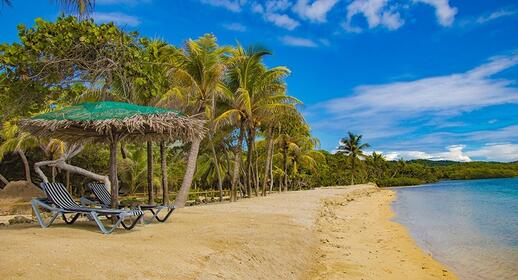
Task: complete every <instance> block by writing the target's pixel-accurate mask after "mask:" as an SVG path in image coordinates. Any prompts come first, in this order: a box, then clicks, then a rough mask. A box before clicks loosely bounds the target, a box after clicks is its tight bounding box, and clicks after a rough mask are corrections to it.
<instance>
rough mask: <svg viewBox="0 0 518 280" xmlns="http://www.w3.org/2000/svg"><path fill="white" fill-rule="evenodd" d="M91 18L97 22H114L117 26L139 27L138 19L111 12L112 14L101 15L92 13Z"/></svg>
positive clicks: (100, 13)
mask: <svg viewBox="0 0 518 280" xmlns="http://www.w3.org/2000/svg"><path fill="white" fill-rule="evenodd" d="M92 18H93V19H94V20H95V21H97V22H112V21H113V22H115V23H116V24H118V25H128V26H133V27H135V26H138V25H140V23H141V22H140V19H139V18H138V17H135V16H130V15H127V14H124V13H119V12H113V13H102V12H94V13H93V14H92Z"/></svg>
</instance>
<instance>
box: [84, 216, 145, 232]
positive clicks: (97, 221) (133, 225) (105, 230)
mask: <svg viewBox="0 0 518 280" xmlns="http://www.w3.org/2000/svg"><path fill="white" fill-rule="evenodd" d="M90 216H91V217H92V218H93V219H94V221H95V223H97V226H98V227H99V229H100V230H101V231H102V232H103V233H104V234H110V233H112V232H113V231H114V230H115V229H116V228H117V227H119V225H121V223H122V222H123V220H124V219H125V218H127V217H128V216H127V215H124V214H119V215H116V216H117V218H118V219H117V221H116V222H115V223H114V224H113V226H111V227H110V228H106V227H105V226H104V224H103V223H102V222H101V220H100V219H99V216H98V215H97V213H96V212H91V213H90ZM139 219H140V216H139V217H138V218H137V220H136V221H135V222H134V223H133V224H132V225H130V226H129V227H128V229H132V228H133V227H135V224H136V222H138V220H139ZM123 227H124V228H126V226H125V225H123Z"/></svg>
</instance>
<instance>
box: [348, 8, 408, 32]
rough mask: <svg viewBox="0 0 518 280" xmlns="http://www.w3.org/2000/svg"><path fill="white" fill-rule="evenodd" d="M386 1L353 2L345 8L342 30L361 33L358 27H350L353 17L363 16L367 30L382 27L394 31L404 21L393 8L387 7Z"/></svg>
mask: <svg viewBox="0 0 518 280" xmlns="http://www.w3.org/2000/svg"><path fill="white" fill-rule="evenodd" d="M388 2H389V1H388V0H354V1H352V2H351V3H350V4H349V5H348V6H347V18H346V22H345V23H344V28H345V29H346V30H347V31H350V32H361V31H362V30H361V28H360V27H355V26H353V25H352V20H353V17H354V16H356V15H363V16H364V17H365V19H366V20H367V24H368V26H369V28H376V27H378V26H383V27H385V28H387V29H389V30H396V29H398V28H400V27H401V26H403V24H404V21H403V19H402V18H401V16H400V14H399V12H397V11H396V8H395V7H390V6H389V5H388Z"/></svg>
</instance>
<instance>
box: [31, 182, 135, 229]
mask: <svg viewBox="0 0 518 280" xmlns="http://www.w3.org/2000/svg"><path fill="white" fill-rule="evenodd" d="M40 186H41V188H42V189H43V191H44V192H45V194H46V195H47V198H46V199H33V200H32V202H31V205H32V209H33V210H34V213H35V214H36V218H37V219H38V222H39V223H40V225H41V227H42V228H46V227H49V226H50V225H51V224H52V223H53V222H54V220H56V218H57V217H58V216H59V215H60V214H61V217H62V218H63V220H64V221H65V223H66V224H73V223H74V222H75V221H76V220H77V218H79V216H80V215H81V214H84V215H88V216H89V217H91V218H92V219H93V220H94V221H95V222H96V223H97V226H98V227H99V229H100V230H101V231H102V232H103V233H104V234H110V233H112V232H113V231H114V230H115V229H116V228H117V227H118V226H119V225H122V226H123V227H124V228H125V229H127V230H130V229H132V228H133V227H135V225H136V224H137V223H138V222H139V221H140V219H142V217H143V216H144V212H142V211H141V210H122V209H106V208H88V207H84V206H81V205H79V204H77V203H76V202H75V201H74V199H72V196H70V194H69V193H68V191H67V190H66V188H65V186H63V184H60V183H41V184H40ZM39 207H41V208H44V209H46V210H48V211H50V212H52V217H51V218H50V221H49V222H45V221H44V220H43V217H42V216H41V213H40V211H39ZM65 214H73V215H72V219H71V220H68V219H67V217H66V216H65ZM101 216H105V217H107V218H110V217H117V220H116V221H115V223H114V224H113V226H112V227H111V228H106V227H105V226H104V224H103V223H102V222H101V220H100V219H99V217H101ZM131 217H136V219H135V220H134V221H133V222H132V223H130V224H129V225H127V224H125V223H124V220H125V219H127V218H131ZM69 218H70V217H69Z"/></svg>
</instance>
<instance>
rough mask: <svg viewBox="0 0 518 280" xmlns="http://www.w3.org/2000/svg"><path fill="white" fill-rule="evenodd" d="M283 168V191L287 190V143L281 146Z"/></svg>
mask: <svg viewBox="0 0 518 280" xmlns="http://www.w3.org/2000/svg"><path fill="white" fill-rule="evenodd" d="M282 158H283V170H284V191H288V144H287V143H284V144H283V146H282Z"/></svg>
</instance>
